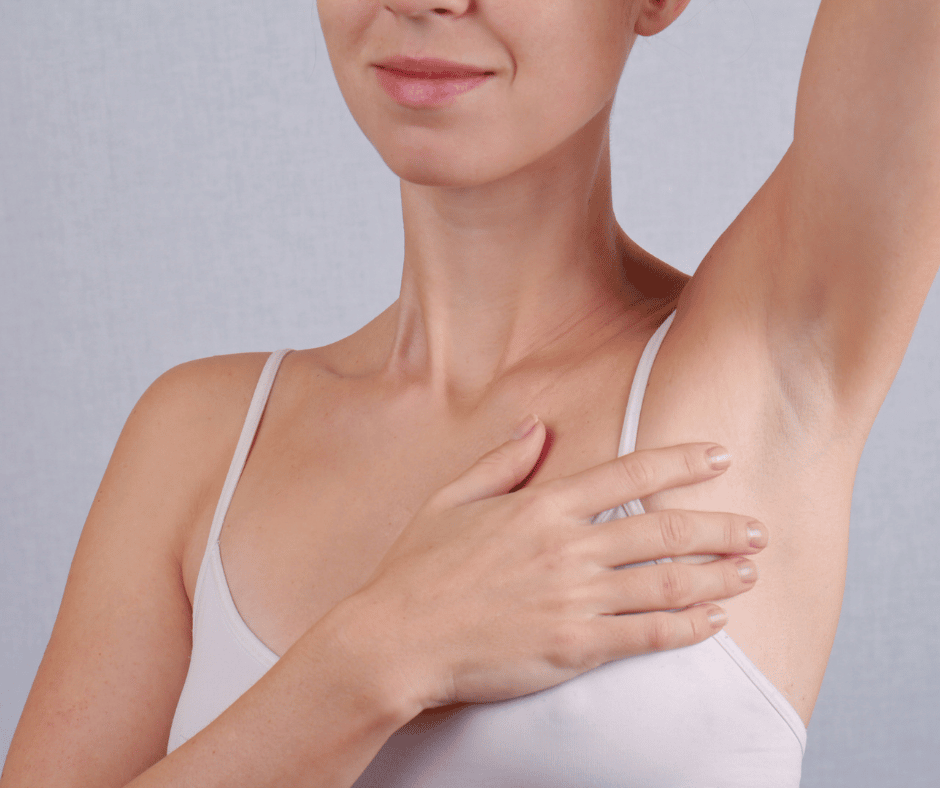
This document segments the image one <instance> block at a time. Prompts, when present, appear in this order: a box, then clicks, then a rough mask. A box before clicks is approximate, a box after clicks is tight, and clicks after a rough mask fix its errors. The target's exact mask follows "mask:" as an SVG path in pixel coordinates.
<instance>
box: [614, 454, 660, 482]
mask: <svg viewBox="0 0 940 788" xmlns="http://www.w3.org/2000/svg"><path fill="white" fill-rule="evenodd" d="M620 470H621V473H622V475H623V480H624V482H625V483H626V486H627V489H630V490H646V489H650V488H651V486H652V485H653V484H654V483H655V480H656V469H655V468H654V467H653V463H652V462H651V461H650V460H649V459H647V458H644V457H642V456H637V455H636V454H628V455H626V458H625V459H624V461H623V462H621V463H620Z"/></svg>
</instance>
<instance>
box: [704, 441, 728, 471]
mask: <svg viewBox="0 0 940 788" xmlns="http://www.w3.org/2000/svg"><path fill="white" fill-rule="evenodd" d="M705 457H706V458H707V459H708V464H709V465H711V466H712V468H714V469H715V470H716V471H723V470H725V468H727V467H728V466H729V465H731V453H730V452H729V451H728V450H727V449H726V448H725V447H724V446H712V447H711V448H710V449H709V450H708V451H707V452H705Z"/></svg>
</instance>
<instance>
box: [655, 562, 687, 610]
mask: <svg viewBox="0 0 940 788" xmlns="http://www.w3.org/2000/svg"><path fill="white" fill-rule="evenodd" d="M660 567H661V571H662V578H661V579H660V588H661V591H662V598H663V602H665V604H666V605H668V606H669V607H685V605H686V604H688V595H689V583H688V578H687V575H686V572H685V571H684V567H683V566H682V565H681V564H677V563H668V564H661V565H660Z"/></svg>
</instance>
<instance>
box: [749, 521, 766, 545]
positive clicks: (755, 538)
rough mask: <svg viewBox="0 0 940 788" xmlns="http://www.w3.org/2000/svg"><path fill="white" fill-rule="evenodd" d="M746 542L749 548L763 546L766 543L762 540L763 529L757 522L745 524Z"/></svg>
mask: <svg viewBox="0 0 940 788" xmlns="http://www.w3.org/2000/svg"><path fill="white" fill-rule="evenodd" d="M747 540H748V544H749V545H750V546H751V547H763V546H764V544H765V542H766V540H765V539H764V529H763V528H762V527H761V524H760V523H759V522H757V520H751V522H749V523H748V524H747Z"/></svg>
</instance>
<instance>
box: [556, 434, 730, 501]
mask: <svg viewBox="0 0 940 788" xmlns="http://www.w3.org/2000/svg"><path fill="white" fill-rule="evenodd" d="M730 462H731V457H730V455H729V454H728V452H727V450H726V449H724V448H722V447H721V446H716V445H715V444H713V443H686V444H682V445H680V446H669V447H666V448H662V449H644V450H643V451H635V452H631V453H630V454H624V455H623V456H621V457H618V458H617V459H615V460H611V461H610V462H605V463H603V464H602V465H597V466H595V467H594V468H589V469H588V470H586V471H581V472H580V473H576V474H574V475H573V476H567V477H565V478H564V479H559V480H557V481H556V482H550V484H553V485H554V486H555V489H556V494H557V495H558V496H559V497H558V499H557V500H558V502H559V506H561V507H562V510H563V511H567V512H569V513H570V514H571V515H572V516H574V517H581V518H589V517H593V516H594V515H595V514H597V513H598V512H603V511H606V510H607V509H613V508H614V507H615V506H620V505H621V504H624V503H626V502H627V501H632V500H634V499H635V498H643V497H645V496H647V495H652V494H653V493H655V492H659V491H660V490H668V489H670V488H672V487H681V486H684V485H687V484H695V483H696V482H703V481H707V480H708V479H712V478H714V477H715V476H718V474H720V473H722V472H723V471H724V470H725V469H726V468H727V467H728V465H730Z"/></svg>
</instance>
